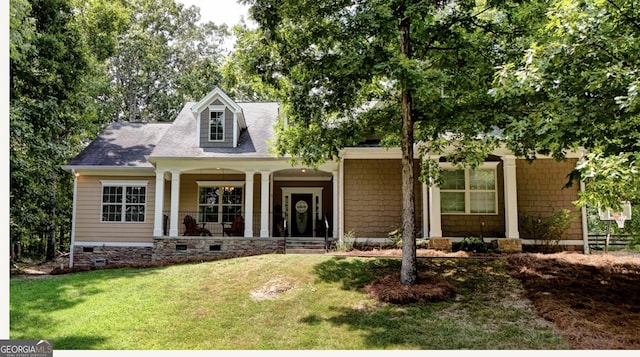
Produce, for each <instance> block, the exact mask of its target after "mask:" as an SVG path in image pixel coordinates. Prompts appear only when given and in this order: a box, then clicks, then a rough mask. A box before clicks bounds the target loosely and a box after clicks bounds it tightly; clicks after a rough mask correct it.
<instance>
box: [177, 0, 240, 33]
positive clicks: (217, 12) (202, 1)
mask: <svg viewBox="0 0 640 357" xmlns="http://www.w3.org/2000/svg"><path fill="white" fill-rule="evenodd" d="M176 2H178V3H182V4H184V5H186V6H191V5H195V6H197V7H199V8H200V16H201V21H203V22H207V21H211V22H213V23H215V24H217V25H220V24H223V23H225V24H227V25H228V26H229V27H231V26H233V25H235V24H237V23H240V18H241V17H244V19H245V20H248V17H249V6H247V5H240V4H238V2H237V0H176Z"/></svg>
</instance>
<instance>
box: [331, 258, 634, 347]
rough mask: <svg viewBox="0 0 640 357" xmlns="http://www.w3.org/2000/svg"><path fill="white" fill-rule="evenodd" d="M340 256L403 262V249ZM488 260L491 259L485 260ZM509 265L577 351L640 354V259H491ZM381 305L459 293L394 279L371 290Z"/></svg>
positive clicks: (436, 283) (432, 282) (442, 284)
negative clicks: (382, 302)
mask: <svg viewBox="0 0 640 357" xmlns="http://www.w3.org/2000/svg"><path fill="white" fill-rule="evenodd" d="M339 255H350V256H380V257H401V256H402V251H401V250H400V249H387V250H381V251H377V252H376V251H357V250H355V251H351V252H346V253H342V254H339ZM417 256H418V257H425V258H428V257H451V258H453V259H455V258H465V257H472V256H477V255H475V254H474V255H471V254H469V253H466V252H440V251H433V250H430V249H418V251H417ZM485 256H486V255H485ZM490 256H493V257H502V258H503V259H506V261H507V262H508V263H509V267H510V269H511V271H510V274H511V276H513V277H515V278H517V279H518V280H520V282H521V283H522V285H523V288H524V291H525V293H524V294H525V296H524V297H523V298H526V299H529V300H530V301H531V303H532V305H533V306H534V308H535V309H536V312H537V313H538V314H539V315H540V316H542V317H543V318H544V319H546V320H548V321H550V322H552V323H553V324H554V325H555V326H556V328H557V329H558V331H559V332H560V333H561V334H562V335H563V336H564V337H565V338H566V339H567V341H568V342H569V343H570V344H571V346H572V348H574V349H580V350H592V349H593V350H616V349H618V350H636V349H640V255H638V254H635V255H615V254H595V255H586V254H581V253H567V252H564V253H555V254H533V253H517V254H504V255H490ZM366 290H367V292H368V293H369V294H371V295H372V296H374V297H376V298H378V299H379V300H382V301H387V302H395V303H410V302H418V301H440V300H446V299H450V298H452V297H454V296H455V288H454V287H453V286H452V285H451V284H449V283H447V282H446V281H444V280H443V279H439V278H432V279H418V283H417V284H415V285H412V286H404V285H402V284H400V276H399V273H398V274H393V275H389V276H385V277H382V278H379V279H377V280H376V281H374V282H373V283H372V284H370V285H368V286H367V287H366Z"/></svg>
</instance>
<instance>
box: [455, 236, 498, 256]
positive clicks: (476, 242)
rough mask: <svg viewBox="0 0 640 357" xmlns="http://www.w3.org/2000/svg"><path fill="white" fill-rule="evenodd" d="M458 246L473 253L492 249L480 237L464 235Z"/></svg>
mask: <svg viewBox="0 0 640 357" xmlns="http://www.w3.org/2000/svg"><path fill="white" fill-rule="evenodd" d="M456 246H457V248H458V249H459V250H462V251H465V252H473V253H487V252H489V250H490V249H489V247H487V244H486V243H485V242H484V240H483V239H482V238H480V237H464V238H463V239H462V241H461V242H460V243H457V244H456Z"/></svg>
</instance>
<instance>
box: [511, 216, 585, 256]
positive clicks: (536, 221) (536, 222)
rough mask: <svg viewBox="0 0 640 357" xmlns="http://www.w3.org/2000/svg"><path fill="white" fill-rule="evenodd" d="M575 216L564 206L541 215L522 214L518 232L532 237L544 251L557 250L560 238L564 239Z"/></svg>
mask: <svg viewBox="0 0 640 357" xmlns="http://www.w3.org/2000/svg"><path fill="white" fill-rule="evenodd" d="M576 218H577V216H575V215H572V214H571V211H569V210H568V209H566V208H563V209H559V210H557V211H555V212H554V213H553V214H552V215H550V216H547V217H542V216H541V215H540V214H523V215H522V216H521V217H520V233H521V234H522V235H523V237H527V238H530V239H533V240H534V241H535V242H536V245H539V246H540V247H541V248H542V249H543V250H544V251H547V252H550V251H557V250H558V246H559V244H558V243H559V242H560V240H562V239H564V237H565V234H566V232H567V229H569V226H570V225H571V223H572V222H573V221H575V220H576Z"/></svg>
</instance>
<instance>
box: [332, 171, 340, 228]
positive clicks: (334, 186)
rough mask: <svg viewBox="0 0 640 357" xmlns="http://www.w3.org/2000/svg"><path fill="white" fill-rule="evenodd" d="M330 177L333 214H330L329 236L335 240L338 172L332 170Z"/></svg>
mask: <svg viewBox="0 0 640 357" xmlns="http://www.w3.org/2000/svg"><path fill="white" fill-rule="evenodd" d="M331 176H333V193H332V197H333V207H332V210H333V213H332V214H331V231H332V232H333V233H332V234H331V236H332V237H333V238H337V237H338V197H339V196H338V193H339V192H338V187H339V185H338V180H339V178H338V171H337V170H334V171H331Z"/></svg>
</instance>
